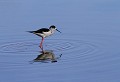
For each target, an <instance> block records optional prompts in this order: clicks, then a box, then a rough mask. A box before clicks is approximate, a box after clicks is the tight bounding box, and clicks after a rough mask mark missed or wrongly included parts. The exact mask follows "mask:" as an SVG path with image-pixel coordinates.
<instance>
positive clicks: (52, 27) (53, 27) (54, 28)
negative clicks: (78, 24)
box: [49, 25, 61, 33]
mask: <svg viewBox="0 0 120 82" xmlns="http://www.w3.org/2000/svg"><path fill="white" fill-rule="evenodd" d="M49 29H50V30H57V31H58V32H60V31H59V30H58V29H57V28H56V27H55V26H54V25H51V26H50V28H49ZM60 33H61V32H60Z"/></svg>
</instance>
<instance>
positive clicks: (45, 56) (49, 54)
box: [31, 50, 62, 63]
mask: <svg viewBox="0 0 120 82" xmlns="http://www.w3.org/2000/svg"><path fill="white" fill-rule="evenodd" d="M61 56H62V54H60V55H59V56H58V57H56V56H55V54H54V52H53V51H52V50H44V51H43V52H42V53H40V55H38V56H37V57H36V58H35V59H34V60H33V61H32V62H31V63H34V62H43V63H48V62H52V63H54V62H57V60H58V59H60V58H61Z"/></svg>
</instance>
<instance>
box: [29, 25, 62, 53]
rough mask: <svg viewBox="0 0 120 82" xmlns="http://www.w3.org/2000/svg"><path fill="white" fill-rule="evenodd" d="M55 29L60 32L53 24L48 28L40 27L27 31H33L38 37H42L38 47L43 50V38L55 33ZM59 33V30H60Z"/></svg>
mask: <svg viewBox="0 0 120 82" xmlns="http://www.w3.org/2000/svg"><path fill="white" fill-rule="evenodd" d="M55 31H58V32H60V31H59V30H58V29H57V28H56V27H55V26H54V25H52V26H50V27H49V29H48V28H41V29H39V30H36V31H28V32H29V33H33V34H36V35H38V36H40V37H42V40H41V42H40V46H39V47H40V48H41V49H42V51H43V45H42V44H43V41H44V38H46V37H48V36H50V35H52V34H54V33H55ZM60 33H61V32H60Z"/></svg>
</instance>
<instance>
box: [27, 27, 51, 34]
mask: <svg viewBox="0 0 120 82" xmlns="http://www.w3.org/2000/svg"><path fill="white" fill-rule="evenodd" d="M48 31H49V29H48V28H41V29H39V30H36V31H28V32H30V33H43V32H48Z"/></svg>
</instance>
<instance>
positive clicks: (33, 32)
mask: <svg viewBox="0 0 120 82" xmlns="http://www.w3.org/2000/svg"><path fill="white" fill-rule="evenodd" d="M27 32H29V33H35V31H27Z"/></svg>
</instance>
